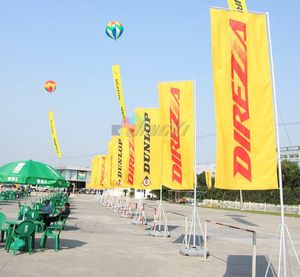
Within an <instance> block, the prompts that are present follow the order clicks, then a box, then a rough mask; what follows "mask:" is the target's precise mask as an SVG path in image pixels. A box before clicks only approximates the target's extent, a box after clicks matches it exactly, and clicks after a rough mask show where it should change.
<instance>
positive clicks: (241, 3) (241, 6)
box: [227, 0, 248, 12]
mask: <svg viewBox="0 0 300 277" xmlns="http://www.w3.org/2000/svg"><path fill="white" fill-rule="evenodd" d="M227 2H228V6H229V9H230V10H237V11H238V12H247V11H248V8H247V5H246V0H227Z"/></svg>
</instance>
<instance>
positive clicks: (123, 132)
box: [118, 127, 132, 188]
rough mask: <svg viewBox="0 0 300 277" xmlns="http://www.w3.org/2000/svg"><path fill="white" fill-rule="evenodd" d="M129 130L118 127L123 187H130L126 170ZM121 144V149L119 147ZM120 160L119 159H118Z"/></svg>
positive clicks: (127, 165)
mask: <svg viewBox="0 0 300 277" xmlns="http://www.w3.org/2000/svg"><path fill="white" fill-rule="evenodd" d="M129 136H130V133H129V130H128V128H127V127H122V128H121V129H120V138H119V140H120V141H119V143H121V144H119V149H118V151H119V154H120V155H121V157H122V161H121V163H120V164H119V165H120V166H121V168H122V169H121V172H122V178H121V182H122V184H121V186H122V187H123V188H130V187H132V185H130V184H128V170H129ZM121 146H122V149H121ZM119 162H120V161H119Z"/></svg>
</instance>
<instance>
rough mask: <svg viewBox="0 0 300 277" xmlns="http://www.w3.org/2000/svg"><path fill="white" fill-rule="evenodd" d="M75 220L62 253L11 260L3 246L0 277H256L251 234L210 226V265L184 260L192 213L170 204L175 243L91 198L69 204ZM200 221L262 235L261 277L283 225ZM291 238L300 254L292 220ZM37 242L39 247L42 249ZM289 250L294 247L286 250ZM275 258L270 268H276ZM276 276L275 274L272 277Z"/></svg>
mask: <svg viewBox="0 0 300 277" xmlns="http://www.w3.org/2000/svg"><path fill="white" fill-rule="evenodd" d="M71 205H72V214H71V216H70V220H69V221H68V227H67V230H66V231H64V232H63V233H62V234H61V247H62V249H61V251H59V252H57V253H56V252H55V251H54V250H53V243H52V241H49V242H48V243H49V244H48V247H49V249H46V250H43V251H42V250H40V249H36V250H35V252H34V253H33V254H32V255H28V254H27V253H21V254H18V255H17V256H16V257H13V256H12V253H11V252H10V253H6V252H5V251H4V249H3V244H0V276H1V277H18V276H23V277H27V276H30V277H34V276H56V275H57V276H67V277H68V276H74V277H76V276H84V275H85V276H89V277H92V276H105V277H106V276H108V277H110V276H125V277H126V276H149V277H152V276H153V277H154V276H155V277H159V276H172V277H173V276H202V277H212V276H226V277H229V276H230V277H231V276H232V277H234V276H236V277H249V276H251V254H252V237H251V234H249V233H246V232H242V231H239V230H233V229H227V228H224V227H220V226H219V227H218V226H216V225H209V227H208V237H209V242H208V247H209V251H210V253H211V256H210V257H209V259H208V260H207V261H201V260H200V259H199V258H196V257H185V256H181V255H180V254H179V253H178V250H179V248H180V246H181V242H182V238H183V234H184V227H183V226H184V222H185V216H188V215H190V214H191V211H192V208H191V207H189V206H182V205H173V204H165V210H166V212H167V214H168V224H169V226H170V232H171V237H170V238H169V239H163V238H154V237H151V236H149V230H148V229H149V226H148V227H147V226H145V227H143V226H137V225H132V224H131V223H130V220H129V219H127V218H120V216H119V215H117V214H113V213H112V211H111V210H110V209H107V208H104V207H102V206H100V205H99V204H98V203H96V202H95V199H94V197H93V196H85V195H84V196H78V197H76V198H73V199H71ZM155 206H156V203H155V202H147V203H146V216H148V217H149V219H150V224H151V223H152V222H151V218H153V211H154V210H153V208H154V207H155ZM0 208H1V211H3V212H4V213H5V214H6V215H7V217H8V218H10V219H13V218H16V214H17V203H16V202H10V203H3V202H2V203H1V204H0ZM199 214H200V216H201V218H202V219H210V220H214V221H221V222H224V223H228V224H232V225H236V226H240V227H243V228H248V229H253V230H255V231H256V232H257V236H258V239H257V276H259V277H260V276H264V271H265V268H266V265H267V262H268V256H269V254H270V251H271V249H272V245H273V242H274V239H275V236H276V231H277V227H278V224H279V219H280V218H279V217H278V216H270V215H256V214H250V213H240V212H238V211H236V212H232V211H222V210H214V209H203V208H202V209H201V208H199ZM287 224H288V226H289V230H290V233H291V235H292V237H293V240H294V244H295V247H296V250H297V252H298V253H299V254H300V219H299V218H287ZM39 238H40V235H37V239H36V243H37V245H38V244H39ZM289 246H290V245H289ZM289 249H290V251H289V254H290V258H291V259H290V260H291V264H290V267H291V268H292V270H293V271H294V272H293V275H292V276H300V269H298V268H297V266H296V261H295V259H294V257H293V256H292V249H291V247H289ZM277 258H278V251H277V252H276V256H275V258H274V262H272V264H273V266H274V267H275V268H277V263H278V262H277ZM268 276H269V277H270V276H276V274H275V273H271V274H269V275H268Z"/></svg>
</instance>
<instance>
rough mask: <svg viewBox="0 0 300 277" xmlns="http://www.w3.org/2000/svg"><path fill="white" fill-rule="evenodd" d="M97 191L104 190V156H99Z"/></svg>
mask: <svg viewBox="0 0 300 277" xmlns="http://www.w3.org/2000/svg"><path fill="white" fill-rule="evenodd" d="M99 156H100V157H99V160H100V162H99V187H98V188H99V189H103V188H104V178H105V161H106V155H99Z"/></svg>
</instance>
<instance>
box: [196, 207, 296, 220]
mask: <svg viewBox="0 0 300 277" xmlns="http://www.w3.org/2000/svg"><path fill="white" fill-rule="evenodd" d="M201 208H206V209H215V210H224V211H235V212H241V213H252V214H267V215H275V216H280V213H279V212H269V211H266V212H265V211H253V210H251V211H250V210H242V211H241V210H239V209H232V208H218V207H207V206H201ZM284 215H285V216H287V217H295V218H300V215H299V214H289V213H284Z"/></svg>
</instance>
